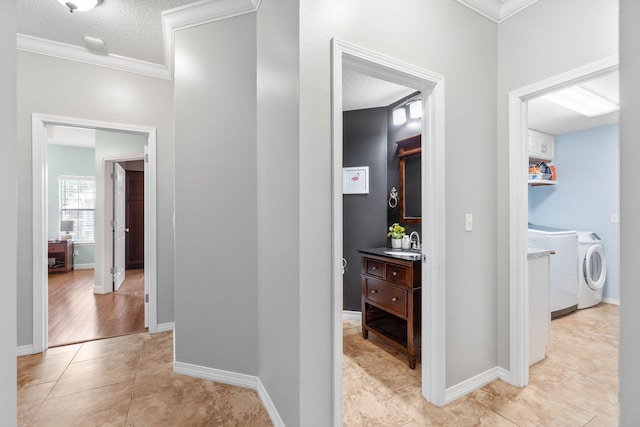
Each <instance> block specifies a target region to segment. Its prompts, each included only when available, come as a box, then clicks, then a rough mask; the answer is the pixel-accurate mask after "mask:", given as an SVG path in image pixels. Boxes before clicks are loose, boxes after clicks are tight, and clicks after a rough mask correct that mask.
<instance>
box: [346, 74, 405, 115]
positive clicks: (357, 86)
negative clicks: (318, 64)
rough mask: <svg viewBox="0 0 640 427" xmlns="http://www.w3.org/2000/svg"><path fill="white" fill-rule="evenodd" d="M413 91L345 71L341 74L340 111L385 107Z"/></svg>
mask: <svg viewBox="0 0 640 427" xmlns="http://www.w3.org/2000/svg"><path fill="white" fill-rule="evenodd" d="M415 91H416V90H415V89H410V88H408V87H406V86H400V85H397V84H395V83H391V82H387V81H384V80H380V79H376V78H374V77H369V76H367V75H364V74H360V73H356V72H354V71H350V70H345V71H344V72H343V73H342V110H343V111H351V110H362V109H365V108H375V107H386V106H387V105H389V104H393V103H394V102H395V101H398V100H400V99H402V98H404V97H405V96H408V95H411V94H412V93H414V92H415Z"/></svg>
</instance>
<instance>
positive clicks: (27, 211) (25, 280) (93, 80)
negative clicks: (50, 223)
mask: <svg viewBox="0 0 640 427" xmlns="http://www.w3.org/2000/svg"><path fill="white" fill-rule="evenodd" d="M17 56H18V58H17V61H18V63H17V76H18V77H17V91H18V107H17V114H18V118H17V123H18V125H17V126H18V152H17V159H16V165H17V169H18V175H17V179H18V213H19V216H18V233H19V235H20V236H21V238H20V240H19V242H18V248H17V255H18V313H19V318H18V345H26V344H31V343H32V330H33V313H32V305H33V293H32V281H33V276H32V264H33V259H32V256H31V254H32V245H31V240H32V232H31V227H32V224H31V212H32V210H31V203H32V194H31V186H32V183H31V175H32V171H31V115H32V114H33V113H41V114H54V115H59V116H66V117H74V118H83V119H93V120H100V121H106V122H112V123H128V124H134V125H143V126H154V127H156V128H157V136H158V141H157V142H158V156H157V160H158V175H157V179H158V195H157V199H158V211H157V216H158V229H157V230H158V322H159V323H165V322H172V321H173V311H174V310H173V226H172V215H173V181H174V168H173V154H174V137H173V109H172V105H173V93H172V87H173V85H172V82H170V81H168V80H163V79H157V78H152V77H146V76H141V75H137V74H133V73H127V72H123V71H117V70H112V69H109V68H105V67H97V66H93V65H89V64H83V63H78V62H73V61H66V60H63V59H58V58H53V57H49V56H44V55H37V54H31V53H26V52H18V54H17Z"/></svg>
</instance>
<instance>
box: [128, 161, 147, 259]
mask: <svg viewBox="0 0 640 427" xmlns="http://www.w3.org/2000/svg"><path fill="white" fill-rule="evenodd" d="M126 182H127V190H126V193H127V196H126V197H127V207H126V215H127V229H128V230H129V231H128V232H127V233H126V236H125V242H126V250H125V254H126V262H125V268H126V269H127V270H131V269H135V268H144V172H143V171H136V170H130V169H129V170H127V175H126Z"/></svg>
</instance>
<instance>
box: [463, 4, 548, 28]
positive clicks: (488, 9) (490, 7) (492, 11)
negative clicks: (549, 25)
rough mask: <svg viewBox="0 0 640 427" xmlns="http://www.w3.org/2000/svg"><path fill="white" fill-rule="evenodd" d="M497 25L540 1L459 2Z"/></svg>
mask: <svg viewBox="0 0 640 427" xmlns="http://www.w3.org/2000/svg"><path fill="white" fill-rule="evenodd" d="M457 1H458V3H460V4H463V5H465V6H467V7H468V8H469V9H472V10H474V11H475V12H478V13H479V14H480V15H482V16H484V17H485V18H489V19H490V20H492V21H493V22H495V23H498V24H499V23H501V22H503V21H505V20H506V19H508V18H510V17H512V16H513V15H515V14H516V13H518V12H520V11H522V10H523V9H526V8H527V7H529V6H531V5H532V4H533V3H535V2H537V1H538V0H457Z"/></svg>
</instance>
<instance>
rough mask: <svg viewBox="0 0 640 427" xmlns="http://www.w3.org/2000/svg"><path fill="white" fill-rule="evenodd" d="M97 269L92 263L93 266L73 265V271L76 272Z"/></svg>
mask: <svg viewBox="0 0 640 427" xmlns="http://www.w3.org/2000/svg"><path fill="white" fill-rule="evenodd" d="M94 268H96V265H95V264H93V263H91V264H73V269H74V270H92V269H94Z"/></svg>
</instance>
